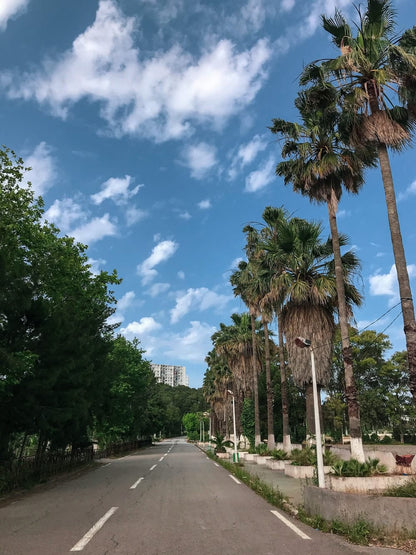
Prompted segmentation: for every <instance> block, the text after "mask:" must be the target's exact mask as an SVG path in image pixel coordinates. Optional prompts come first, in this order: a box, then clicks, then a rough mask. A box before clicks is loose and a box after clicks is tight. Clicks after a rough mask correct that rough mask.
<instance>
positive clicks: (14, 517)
mask: <svg viewBox="0 0 416 555" xmlns="http://www.w3.org/2000/svg"><path fill="white" fill-rule="evenodd" d="M78 551H83V553H84V554H86V555H107V554H108V555H109V554H117V555H120V554H123V555H136V554H137V555H139V554H140V555H161V554H169V555H171V554H173V555H175V554H177V555H195V554H200V555H214V554H215V555H217V554H218V552H220V553H222V554H224V555H237V554H238V555H251V554H253V555H255V554H257V553H262V555H267V554H270V555H271V554H280V555H289V554H293V553H294V552H298V551H301V552H302V553H303V554H304V555H308V554H310V555H312V554H313V555H316V553H319V554H320V555H332V554H338V553H339V554H351V553H357V552H359V553H365V552H367V551H368V549H367V548H363V547H360V546H352V545H349V544H347V543H346V542H344V541H343V540H342V539H340V538H338V537H335V536H331V535H326V534H322V533H321V532H319V531H317V530H313V529H311V528H309V527H308V526H305V525H304V524H302V523H300V522H298V521H296V520H295V519H293V518H291V517H290V516H289V515H287V514H285V513H283V512H282V511H279V510H276V509H275V507H272V506H271V505H269V504H268V503H267V502H266V501H265V500H264V499H262V498H261V497H259V496H257V495H256V494H255V493H254V492H253V491H252V490H250V489H249V488H248V487H247V486H245V485H244V484H241V483H239V482H238V481H236V480H235V479H234V477H232V476H231V475H230V474H229V472H227V471H226V470H225V469H224V468H222V467H221V466H220V465H218V464H217V463H215V461H212V460H211V459H209V458H208V457H207V456H206V454H205V453H204V452H202V451H200V450H199V449H197V448H196V447H195V446H193V445H190V444H186V443H184V442H180V441H173V442H163V443H161V444H158V445H156V446H154V447H152V448H149V449H143V450H141V451H139V452H138V453H136V454H134V455H132V456H128V457H124V458H122V459H117V460H111V461H109V462H108V463H107V464H104V465H103V466H102V467H101V468H100V469H98V470H95V471H92V472H89V473H87V474H84V475H82V476H80V477H78V478H75V479H72V480H69V481H66V482H63V483H60V484H57V485H56V486H55V487H51V488H48V489H47V490H45V491H37V492H34V493H32V494H29V495H25V496H23V497H21V498H19V499H18V500H17V501H16V502H14V503H10V504H8V505H5V506H2V507H1V508H0V553H1V555H26V554H28V553H30V554H31V555H61V554H64V553H71V552H78ZM370 551H371V553H375V554H379V553H380V554H381V553H383V554H385V553H389V550H382V549H378V548H373V549H371V550H370ZM394 553H395V554H397V553H398V552H397V551H395V552H394Z"/></svg>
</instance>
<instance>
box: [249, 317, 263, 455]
mask: <svg viewBox="0 0 416 555" xmlns="http://www.w3.org/2000/svg"><path fill="white" fill-rule="evenodd" d="M250 318H251V340H252V344H253V396H254V436H255V438H254V445H256V446H257V445H260V443H261V432H260V411H259V386H258V374H257V349H256V328H255V325H256V318H255V316H254V314H250Z"/></svg>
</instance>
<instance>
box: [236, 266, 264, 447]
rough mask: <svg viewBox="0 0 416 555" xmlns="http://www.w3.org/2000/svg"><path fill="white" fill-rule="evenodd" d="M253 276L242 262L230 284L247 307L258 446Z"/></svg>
mask: <svg viewBox="0 0 416 555" xmlns="http://www.w3.org/2000/svg"><path fill="white" fill-rule="evenodd" d="M253 279H254V278H253V274H252V271H251V267H249V266H248V264H247V263H246V262H244V261H242V262H240V264H239V265H238V270H236V271H235V272H233V273H232V275H231V277H230V283H231V285H232V287H233V291H234V295H236V296H240V297H241V299H242V300H243V302H244V304H245V305H246V306H247V308H248V310H249V314H250V320H251V343H252V365H253V397H254V444H255V445H256V446H257V445H260V443H261V431H260V409H259V387H258V365H257V356H256V329H255V320H256V317H257V316H258V313H259V306H258V299H257V298H256V297H255V295H253V291H252V289H251V285H252V281H253Z"/></svg>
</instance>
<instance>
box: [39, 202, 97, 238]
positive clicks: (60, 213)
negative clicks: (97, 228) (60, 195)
mask: <svg viewBox="0 0 416 555" xmlns="http://www.w3.org/2000/svg"><path fill="white" fill-rule="evenodd" d="M45 219H46V220H48V222H52V223H54V224H55V225H56V226H57V227H58V228H59V229H60V230H61V231H62V232H63V233H65V234H68V235H69V234H70V230H71V228H72V227H73V226H74V225H75V224H76V223H77V222H85V221H86V219H87V216H86V213H85V212H84V210H83V208H82V207H81V205H80V204H78V203H77V202H75V201H74V200H73V199H71V198H65V199H63V200H55V202H54V203H53V204H52V206H50V208H49V209H48V210H47V211H46V212H45Z"/></svg>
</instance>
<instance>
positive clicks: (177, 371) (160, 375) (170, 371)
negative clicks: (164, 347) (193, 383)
mask: <svg viewBox="0 0 416 555" xmlns="http://www.w3.org/2000/svg"><path fill="white" fill-rule="evenodd" d="M151 367H152V370H153V373H154V375H155V377H156V380H157V382H158V383H166V384H168V385H171V386H172V387H173V386H175V385H186V386H187V387H189V378H188V376H187V375H186V374H185V366H174V365H172V364H153V363H151Z"/></svg>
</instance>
